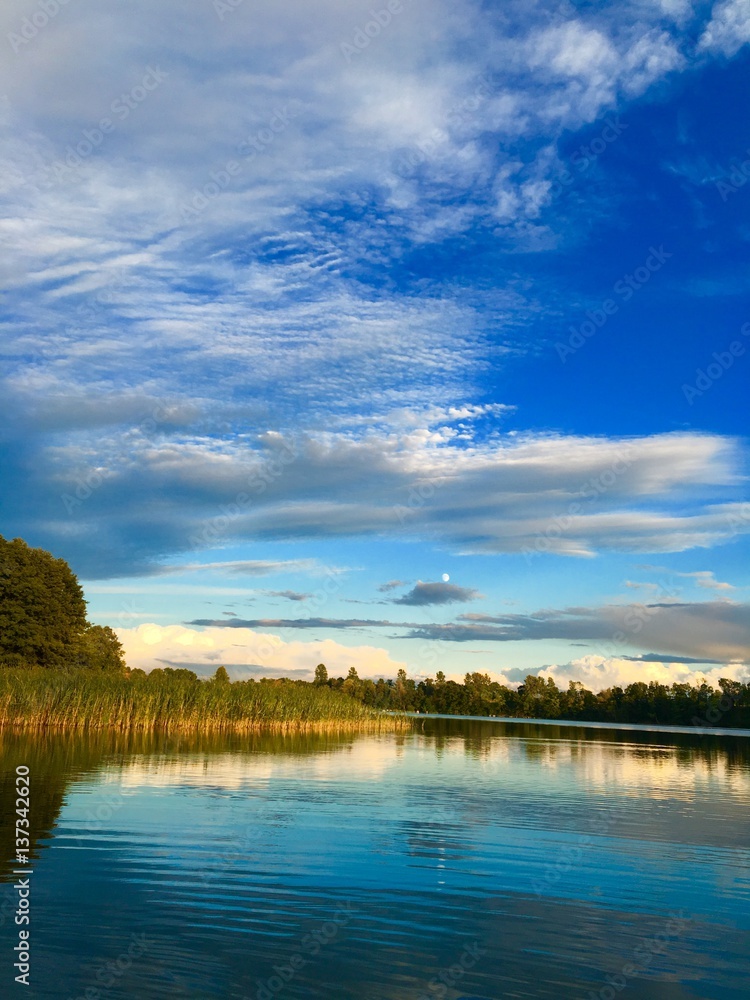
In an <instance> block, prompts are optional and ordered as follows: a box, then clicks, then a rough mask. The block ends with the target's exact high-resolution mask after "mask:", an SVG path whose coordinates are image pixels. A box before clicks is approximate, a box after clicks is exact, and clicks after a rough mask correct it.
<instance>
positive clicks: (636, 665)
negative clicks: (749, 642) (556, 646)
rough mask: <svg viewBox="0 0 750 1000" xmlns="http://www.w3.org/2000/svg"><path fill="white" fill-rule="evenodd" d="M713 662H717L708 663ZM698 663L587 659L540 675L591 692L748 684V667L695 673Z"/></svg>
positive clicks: (736, 665)
mask: <svg viewBox="0 0 750 1000" xmlns="http://www.w3.org/2000/svg"><path fill="white" fill-rule="evenodd" d="M708 662H709V663H713V662H714V661H708ZM694 663H695V661H692V660H690V659H684V660H682V661H676V662H675V661H670V662H669V663H663V662H661V661H659V660H646V659H643V660H637V659H634V658H628V657H604V656H597V655H592V656H584V657H581V658H580V659H577V660H572V661H571V662H570V663H563V664H553V665H551V666H548V667H544V668H543V669H541V670H539V671H538V672H537V673H538V675H539V676H540V677H551V678H552V679H553V680H554V682H555V683H556V684H557V686H558V687H561V688H567V686H568V683H569V682H570V681H580V682H581V683H582V684H583V685H584V687H587V688H588V689H589V690H590V691H603V690H604V689H605V688H611V687H626V686H627V685H628V684H635V683H637V682H643V683H645V684H648V683H649V682H651V681H656V682H657V683H659V684H667V685H671V684H694V685H695V684H702V683H703V681H704V680H705V681H706V683H708V684H711V685H713V686H714V687H717V688H718V682H719V679H720V678H722V677H727V678H729V679H731V680H738V681H742V682H743V683H747V681H748V680H750V669H749V668H748V666H747V665H746V664H741V663H736V664H723V665H722V666H719V667H711V668H710V669H708V670H706V669H700V670H696V669H695V668H694V666H693V664H694Z"/></svg>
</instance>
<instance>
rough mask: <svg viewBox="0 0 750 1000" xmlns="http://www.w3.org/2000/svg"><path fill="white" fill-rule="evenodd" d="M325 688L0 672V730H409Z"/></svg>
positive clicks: (397, 720)
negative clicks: (2, 728)
mask: <svg viewBox="0 0 750 1000" xmlns="http://www.w3.org/2000/svg"><path fill="white" fill-rule="evenodd" d="M410 726H411V723H410V722H409V721H408V720H407V719H405V718H398V717H395V718H394V717H393V716H388V715H385V714H383V713H382V712H379V711H378V710H376V709H373V708H369V707H368V706H366V705H363V704H362V703H361V702H358V701H355V700H354V699H353V698H350V697H348V696H347V695H345V694H342V693H341V692H339V691H332V690H331V689H330V688H328V687H316V686H314V685H312V684H301V683H299V682H295V681H283V682H281V683H276V684H262V683H255V682H249V681H243V682H235V683H221V682H217V681H213V680H212V681H200V680H191V679H189V678H181V677H180V678H175V677H163V676H162V677H156V676H155V677H133V678H128V677H121V676H119V675H107V674H92V673H91V672H89V671H76V672H58V671H50V670H11V669H2V670H0V727H13V728H20V729H78V730H90V731H104V730H109V731H115V732H138V731H144V732H145V731H153V730H159V731H161V732H165V733H170V732H172V733H176V732H192V733H196V732H204V733H209V732H226V733H247V732H253V731H261V730H267V731H276V732H300V731H318V732H320V731H326V732H333V731H351V730H369V731H378V730H383V731H385V730H389V731H393V730H394V729H396V730H398V729H408V728H410Z"/></svg>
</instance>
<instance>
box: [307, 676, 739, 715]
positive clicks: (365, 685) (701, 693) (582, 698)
mask: <svg viewBox="0 0 750 1000" xmlns="http://www.w3.org/2000/svg"><path fill="white" fill-rule="evenodd" d="M314 683H315V684H319V685H321V684H325V685H328V686H329V687H331V688H334V689H340V690H342V691H344V692H345V693H346V694H348V695H349V696H350V697H352V698H355V699H357V700H358V701H361V702H362V703H363V704H365V705H368V706H371V707H373V708H380V709H390V710H393V711H406V712H426V713H438V714H445V715H480V716H508V717H512V718H526V719H570V720H580V721H582V722H583V721H585V722H640V723H658V724H661V725H670V726H729V727H735V728H750V684H742V683H740V682H739V681H733V680H727V679H726V678H722V679H721V680H720V681H719V688H718V689H717V688H714V687H712V686H711V685H710V684H705V683H703V684H700V685H691V684H672V685H667V684H658V683H657V682H656V681H651V682H650V683H649V684H646V683H644V682H643V681H639V682H636V683H634V684H628V686H627V687H624V688H622V687H611V688H607V689H606V690H605V691H599V692H598V693H597V694H594V693H593V692H592V691H589V690H587V689H586V688H585V687H584V686H583V684H581V683H580V682H579V681H571V682H570V683H569V685H568V689H567V691H564V690H563V691H561V690H560V689H559V688H558V687H557V685H556V684H555V682H554V681H553V680H552V679H551V678H547V679H546V680H545V679H544V678H542V677H534V676H532V675H529V676H528V677H527V678H526V680H525V681H524V682H523V684H521V686H520V687H519V688H518V689H517V690H513V689H512V688H508V687H506V686H505V685H503V684H498V683H497V681H493V680H491V678H490V677H489V675H488V674H480V673H471V674H466V676H465V678H464V682H463V684H458V683H457V682H456V681H450V680H446V679H445V674H443V673H442V671H438V673H437V676H436V677H435V679H434V680H433V679H431V678H428V679H426V680H422V681H419V682H416V681H414V680H412V679H410V678H409V677H407V676H406V672H405V671H404V670H399V672H398V675H397V676H396V679H395V680H392V679H388V680H386V679H382V678H381V679H380V680H377V681H372V680H365V679H362V678H360V677H358V676H357V671H356V670H355V669H354V668H353V667H352V668H351V669H350V670H349V675H348V677H346V678H343V677H337V678H331V679H329V678H328V673H327V670H326V668H325V666H324V665H323V664H322V663H321V664H318V666H317V668H316V671H315V682H314Z"/></svg>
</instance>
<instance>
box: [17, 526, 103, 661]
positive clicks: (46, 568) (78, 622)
mask: <svg viewBox="0 0 750 1000" xmlns="http://www.w3.org/2000/svg"><path fill="white" fill-rule="evenodd" d="M87 625H88V623H87V622H86V602H85V601H84V599H83V591H82V589H81V586H80V584H79V583H78V580H77V579H76V576H75V574H74V573H73V571H72V570H71V568H70V567H69V566H68V564H67V563H66V562H65V560H64V559H55V558H54V557H53V556H51V555H50V554H49V552H45V551H44V549H32V548H31V547H30V546H28V545H27V544H26V542H24V541H23V540H22V539H20V538H14V539H13V541H12V542H9V541H7V540H6V539H5V538H3V537H2V536H0V664H2V665H3V666H15V667H26V666H39V667H46V668H66V667H70V666H72V665H75V664H77V663H78V662H80V657H81V655H82V654H83V649H84V635H85V633H86V631H87ZM93 645H94V646H97V645H99V644H98V642H97V640H96V639H94V640H93Z"/></svg>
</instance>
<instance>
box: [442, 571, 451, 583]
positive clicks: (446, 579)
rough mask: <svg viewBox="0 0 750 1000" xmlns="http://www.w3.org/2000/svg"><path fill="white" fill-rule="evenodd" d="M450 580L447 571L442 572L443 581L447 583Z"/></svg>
mask: <svg viewBox="0 0 750 1000" xmlns="http://www.w3.org/2000/svg"><path fill="white" fill-rule="evenodd" d="M449 580H450V576H449V575H448V574H447V573H443V583H447V582H448V581H449Z"/></svg>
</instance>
